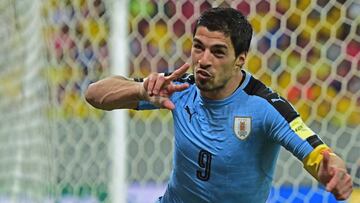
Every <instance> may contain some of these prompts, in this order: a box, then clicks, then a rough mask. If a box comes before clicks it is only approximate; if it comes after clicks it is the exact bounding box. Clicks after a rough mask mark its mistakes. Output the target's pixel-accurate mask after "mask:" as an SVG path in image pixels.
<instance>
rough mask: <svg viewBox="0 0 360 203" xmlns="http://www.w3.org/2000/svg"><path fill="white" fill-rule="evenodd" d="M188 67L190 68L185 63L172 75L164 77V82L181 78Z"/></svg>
mask: <svg viewBox="0 0 360 203" xmlns="http://www.w3.org/2000/svg"><path fill="white" fill-rule="evenodd" d="M189 67H190V65H189V64H188V63H185V64H184V65H182V66H181V67H180V68H178V69H177V70H175V71H174V72H173V73H171V74H170V75H169V76H166V77H165V78H166V80H167V81H172V80H175V79H177V78H179V77H181V76H182V75H184V74H185V73H186V71H187V70H188V69H189Z"/></svg>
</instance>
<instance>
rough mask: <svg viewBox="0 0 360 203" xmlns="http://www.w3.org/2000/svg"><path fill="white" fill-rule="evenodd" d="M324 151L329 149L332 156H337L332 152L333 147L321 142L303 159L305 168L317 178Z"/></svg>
mask: <svg viewBox="0 0 360 203" xmlns="http://www.w3.org/2000/svg"><path fill="white" fill-rule="evenodd" d="M324 151H329V152H330V155H331V156H336V155H335V154H334V153H332V151H331V149H330V148H329V147H328V146H327V145H326V144H321V145H319V146H317V147H316V148H315V149H314V150H313V151H312V152H311V153H310V154H309V155H307V156H306V157H305V159H304V160H303V161H302V162H303V164H304V168H305V169H306V170H307V171H308V172H309V173H310V174H311V175H312V176H313V177H314V178H315V179H316V180H319V178H318V171H319V167H320V163H321V162H322V160H323V155H322V153H323V152H324Z"/></svg>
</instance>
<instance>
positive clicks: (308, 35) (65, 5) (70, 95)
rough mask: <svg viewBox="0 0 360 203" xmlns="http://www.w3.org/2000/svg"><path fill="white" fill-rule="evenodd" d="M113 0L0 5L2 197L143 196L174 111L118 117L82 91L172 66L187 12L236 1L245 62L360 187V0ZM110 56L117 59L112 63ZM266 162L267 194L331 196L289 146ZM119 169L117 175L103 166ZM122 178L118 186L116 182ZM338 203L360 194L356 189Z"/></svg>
mask: <svg viewBox="0 0 360 203" xmlns="http://www.w3.org/2000/svg"><path fill="white" fill-rule="evenodd" d="M119 5H120V4H119V1H115V0H72V1H71V0H59V1H57V0H44V1H40V0H1V1H0V39H1V43H0V113H1V116H0V202H16V203H17V202H24V203H25V202H26V203H27V202H67V203H68V202H74V203H75V202H76V203H85V202H86V203H88V202H91V203H93V202H94V203H95V202H116V201H121V200H125V198H126V196H127V200H126V202H129V203H140V202H154V201H155V199H156V198H157V197H158V196H159V195H161V194H162V193H163V192H164V189H165V186H166V181H167V179H168V177H169V173H170V171H171V160H172V139H173V137H172V121H171V120H172V119H171V115H170V114H169V113H168V112H167V111H156V112H150V111H144V112H134V111H118V112H120V114H121V115H123V117H121V116H120V118H124V119H123V120H114V118H117V117H116V116H113V115H112V114H111V113H107V112H103V111H99V110H95V109H94V108H92V107H90V106H89V105H88V104H87V103H86V102H85V101H84V91H85V90H86V88H87V86H88V85H89V84H90V83H91V82H94V81H97V80H99V79H101V78H103V77H106V76H109V75H111V74H114V73H118V72H119V68H120V72H123V73H126V74H127V75H128V76H129V77H145V76H147V75H148V74H149V73H150V72H152V71H158V72H166V71H173V70H174V69H175V68H176V67H179V66H180V65H182V64H183V63H184V62H186V61H188V57H189V56H190V49H191V39H192V28H193V25H194V22H195V19H196V18H197V17H198V16H199V14H200V13H201V11H203V10H205V9H206V8H209V7H212V6H219V5H223V6H232V7H234V8H238V9H240V10H241V11H243V13H244V14H245V15H247V16H248V19H249V20H250V22H251V24H252V25H253V27H254V31H255V33H254V39H253V41H252V47H251V52H250V54H249V57H248V60H247V66H246V70H248V71H250V72H251V73H253V74H254V75H255V76H256V77H258V78H260V79H261V80H262V81H263V82H264V83H266V84H267V85H270V86H272V87H273V89H276V90H277V91H279V92H280V93H281V94H282V95H283V96H284V97H286V98H288V99H289V101H291V102H292V104H293V105H294V106H295V107H296V108H297V109H298V111H299V112H300V114H301V115H302V118H303V119H304V120H305V121H306V123H307V124H308V125H309V126H310V127H311V128H312V129H313V130H314V131H316V132H318V133H319V134H320V135H321V136H322V137H323V139H324V141H325V142H326V143H328V144H329V145H330V146H331V147H332V148H333V149H334V150H335V152H336V153H337V154H339V155H340V156H341V157H343V158H344V159H345V160H346V162H347V167H348V170H349V171H350V173H351V175H352V177H353V179H354V186H355V190H358V187H359V185H360V125H359V124H360V91H359V89H360V15H359V13H360V1H358V0H313V1H312V0H278V1H264V0H256V1H250V0H247V1H246V0H242V1H230V0H229V1H207V0H199V1H189V0H187V1H185V0H179V1H176V0H156V1H155V0H128V1H122V3H121V5H120V6H119ZM119 14H121V15H124V16H126V18H125V19H119V18H121V16H120V17H119ZM121 20H122V21H121ZM117 22H124V23H122V25H118V24H116V23H117ZM119 34H120V35H124V36H125V38H121V37H120V36H118V35H119ZM117 39H118V40H117ZM119 39H120V40H119ZM116 57H126V58H125V59H126V62H122V63H116V61H117V59H116ZM119 65H122V67H116V66H119ZM112 67H116V68H112ZM115 114H116V113H115ZM116 124H119V125H120V126H123V127H124V126H125V127H126V128H123V129H120V131H124V130H125V131H126V133H124V134H126V135H123V136H122V137H124V140H125V141H124V143H121V140H120V143H116V142H115V145H113V144H114V142H113V141H114V140H116V138H114V137H112V136H113V135H115V136H116V133H117V132H119V130H116V129H118V128H117V127H116ZM118 136H119V135H118ZM117 144H119V145H117ZM117 147H123V150H126V153H125V155H124V158H125V160H119V159H118V157H117V155H119V154H116V151H117ZM120 152H121V150H120ZM277 165H278V166H277V170H276V175H275V179H274V187H273V189H272V191H271V195H270V197H269V200H268V202H279V203H280V202H324V203H325V202H336V201H335V200H334V198H333V196H332V195H330V194H329V193H326V192H324V190H323V187H321V186H320V185H319V184H317V183H316V182H315V181H314V180H313V179H312V178H311V177H310V176H309V175H308V174H307V173H306V172H304V170H303V169H302V165H301V163H300V162H299V161H298V160H296V159H295V158H294V157H292V156H291V155H290V154H289V153H288V152H286V151H282V153H281V156H280V159H279V161H278V164H277ZM121 168H122V169H126V170H125V171H126V173H125V174H124V175H123V176H117V175H114V174H117V173H116V170H117V169H120V170H122V169H121ZM120 175H121V172H120ZM122 180H125V182H123V181H122ZM118 181H121V182H122V183H120V187H119V184H116V182H118ZM121 184H125V186H126V188H125V189H122V191H116V188H121ZM116 185H118V186H116ZM114 187H115V189H114ZM239 189H241V188H239ZM114 191H116V192H114ZM348 202H353V203H355V202H360V197H359V193H358V191H355V192H354V194H353V196H352V197H351V199H350V200H349V201H348Z"/></svg>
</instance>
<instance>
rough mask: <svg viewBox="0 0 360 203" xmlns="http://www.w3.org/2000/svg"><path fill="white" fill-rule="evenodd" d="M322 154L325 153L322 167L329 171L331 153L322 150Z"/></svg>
mask: <svg viewBox="0 0 360 203" xmlns="http://www.w3.org/2000/svg"><path fill="white" fill-rule="evenodd" d="M322 155H323V160H322V166H323V167H322V168H323V169H324V170H325V171H329V169H330V167H329V165H330V153H329V152H328V151H324V152H322Z"/></svg>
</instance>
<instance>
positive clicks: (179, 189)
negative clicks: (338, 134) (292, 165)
mask: <svg viewBox="0 0 360 203" xmlns="http://www.w3.org/2000/svg"><path fill="white" fill-rule="evenodd" d="M244 76H245V77H244V80H243V81H242V83H241V85H240V86H239V88H238V89H237V90H236V91H235V92H234V93H233V94H232V95H230V96H229V97H227V98H225V99H223V100H208V99H206V98H204V97H202V96H201V95H200V90H199V89H198V88H197V87H196V85H194V84H191V85H190V87H189V88H188V89H186V90H184V91H182V92H176V93H174V94H173V95H172V97H171V100H172V101H173V103H174V104H175V106H176V108H175V109H174V110H173V111H172V113H173V119H174V130H175V143H174V160H173V170H172V174H171V177H170V180H169V183H168V187H167V190H166V192H165V194H164V196H163V197H162V199H161V200H160V202H161V203H192V202H194V203H202V202H214V203H218V202H221V203H227V202H229V203H241V202H244V203H251V202H254V203H261V202H265V201H266V199H267V197H268V195H269V191H270V187H271V182H272V179H273V174H274V168H275V165H276V160H277V157H278V153H279V149H280V146H284V147H285V148H286V149H287V150H289V151H290V152H291V153H292V154H293V155H295V156H296V157H297V158H298V159H299V160H303V159H304V158H305V157H306V156H307V155H308V154H309V153H310V152H311V151H312V150H313V149H314V148H315V147H316V146H318V145H319V144H321V143H322V142H321V140H320V139H318V137H317V135H315V134H313V135H311V136H307V139H304V137H302V136H301V131H304V129H300V127H301V128H307V127H306V126H305V127H304V126H303V125H302V124H301V125H300V124H291V123H292V122H293V121H294V120H297V121H299V119H300V118H299V115H298V114H297V112H296V111H295V110H294V109H293V108H292V106H291V105H290V104H289V103H288V102H287V101H286V100H285V99H284V98H282V97H280V96H279V95H278V94H276V93H275V92H273V91H271V90H270V89H269V88H267V87H266V86H265V85H263V84H262V83H261V82H260V81H258V80H256V79H255V78H254V77H252V76H251V75H250V74H249V73H246V72H244ZM151 108H152V107H151V105H149V104H148V103H147V102H140V103H139V107H138V109H151ZM300 120H301V119H300ZM298 131H299V132H300V133H299V132H298ZM306 131H307V132H312V131H311V130H310V129H308V128H307V129H306Z"/></svg>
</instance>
